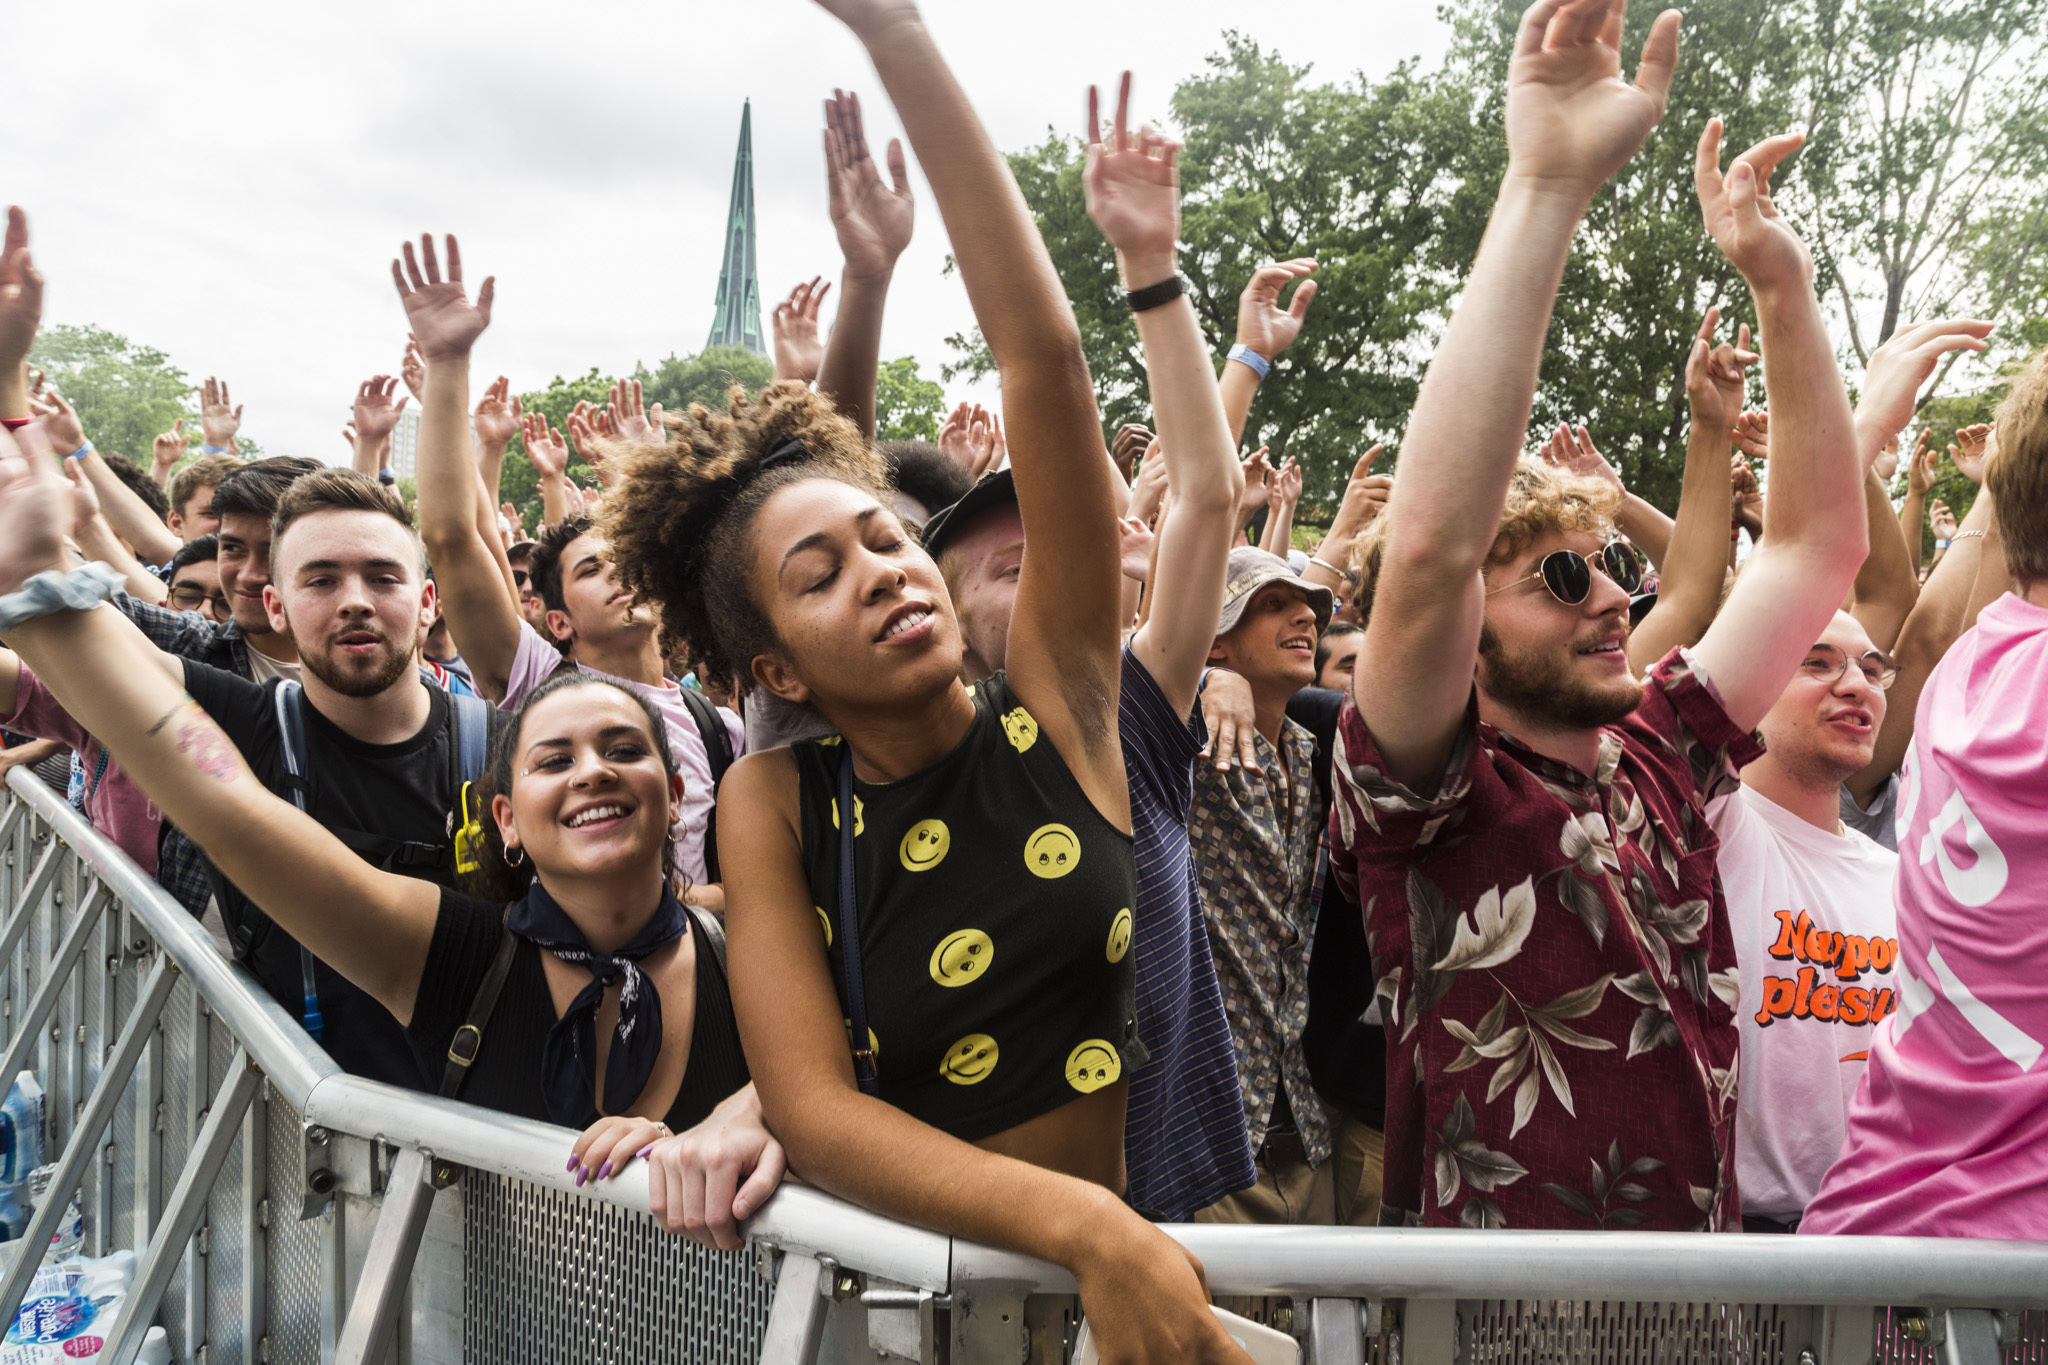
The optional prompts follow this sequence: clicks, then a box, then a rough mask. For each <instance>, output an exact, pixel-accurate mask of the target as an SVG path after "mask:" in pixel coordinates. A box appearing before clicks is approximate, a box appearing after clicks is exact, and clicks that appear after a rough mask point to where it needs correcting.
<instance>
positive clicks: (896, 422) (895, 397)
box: [875, 356, 946, 441]
mask: <svg viewBox="0 0 2048 1365" xmlns="http://www.w3.org/2000/svg"><path fill="white" fill-rule="evenodd" d="M945 413H946V391H945V389H943V388H941V387H940V386H939V384H938V383H937V382H936V381H935V380H930V379H925V378H923V377H921V376H920V375H919V374H918V372H917V358H916V357H915V356H904V357H903V358H902V359H900V360H889V361H884V362H883V364H882V366H881V368H880V369H879V370H878V371H877V372H876V374H875V439H876V440H877V441H936V440H938V439H939V423H940V421H941V420H943V419H944V417H945Z"/></svg>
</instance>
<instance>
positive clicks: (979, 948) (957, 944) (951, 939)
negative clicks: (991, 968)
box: [932, 929, 996, 987]
mask: <svg viewBox="0 0 2048 1365" xmlns="http://www.w3.org/2000/svg"><path fill="white" fill-rule="evenodd" d="M995 956H996V945H995V942H994V941H993V940H992V939H990V938H989V936H988V935H987V934H984V933H983V932H981V930H979V929H961V930H958V931H956V932H954V933H950V934H948V935H946V936H945V937H944V938H942V939H940V940H939V946H938V947H936V948H934V949H932V980H934V981H936V982H938V983H939V984H940V985H941V986H947V987H952V986H964V985H966V984H967V983H968V982H970V981H979V980H981V978H982V977H984V976H986V975H988V964H989V963H991V962H993V961H994V960H995Z"/></svg>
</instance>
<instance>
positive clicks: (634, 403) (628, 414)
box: [606, 379, 664, 445]
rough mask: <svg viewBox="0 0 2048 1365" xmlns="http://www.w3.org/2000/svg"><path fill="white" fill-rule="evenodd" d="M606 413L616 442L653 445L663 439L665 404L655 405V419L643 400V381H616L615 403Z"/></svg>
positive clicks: (612, 403) (613, 399) (613, 388)
mask: <svg viewBox="0 0 2048 1365" xmlns="http://www.w3.org/2000/svg"><path fill="white" fill-rule="evenodd" d="M606 411H607V413H608V415H609V417H610V423H611V432H612V435H613V438H614V439H616V440H620V441H632V442H635V443H636V444H640V445H653V444H656V443H657V442H659V441H661V440H662V439H663V436H664V433H663V432H662V430H661V425H660V423H661V404H659V403H656V404H655V405H654V415H653V417H651V418H650V417H649V416H648V411H647V405H646V404H645V403H643V402H641V400H640V381H639V380H637V379H630V380H629V379H617V380H614V381H612V394H611V402H610V404H609V405H608V407H607V409H606Z"/></svg>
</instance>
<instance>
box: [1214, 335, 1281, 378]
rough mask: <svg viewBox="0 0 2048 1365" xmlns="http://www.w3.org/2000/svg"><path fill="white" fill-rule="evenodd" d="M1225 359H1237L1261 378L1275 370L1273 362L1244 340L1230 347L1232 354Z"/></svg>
mask: <svg viewBox="0 0 2048 1365" xmlns="http://www.w3.org/2000/svg"><path fill="white" fill-rule="evenodd" d="M1225 359H1228V360H1235V361H1236V362H1237V363H1238V364H1240V365H1242V366H1244V367H1245V368H1246V369H1248V370H1250V371H1251V372H1252V373H1253V374H1255V375H1257V376H1258V377H1259V378H1261V379H1264V378H1265V377H1266V376H1267V375H1269V374H1271V373H1272V372H1273V362H1272V361H1270V360H1268V359H1266V357H1264V356H1262V355H1260V354H1259V353H1258V352H1257V351H1254V350H1253V349H1252V348H1251V347H1249V346H1247V345H1245V344H1244V343H1243V342H1242V341H1240V342H1238V343H1237V345H1235V346H1233V347H1231V348H1230V354H1229V355H1228V356H1227V357H1225Z"/></svg>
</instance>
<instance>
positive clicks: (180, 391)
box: [29, 324, 199, 469]
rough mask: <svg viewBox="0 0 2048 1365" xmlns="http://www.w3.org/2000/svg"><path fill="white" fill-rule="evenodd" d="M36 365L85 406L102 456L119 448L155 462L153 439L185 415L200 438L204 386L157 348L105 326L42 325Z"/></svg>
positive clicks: (81, 411)
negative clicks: (199, 397) (199, 396)
mask: <svg viewBox="0 0 2048 1365" xmlns="http://www.w3.org/2000/svg"><path fill="white" fill-rule="evenodd" d="M29 363H30V364H32V365H36V366H38V367H40V368H41V369H43V370H44V371H45V372H47V373H48V375H49V379H50V383H51V384H52V385H54V386H55V387H56V389H57V391H58V392H59V393H61V394H63V395H64V397H65V399H66V401H68V402H69V403H70V404H71V405H72V406H73V407H74V408H76V409H78V420H79V422H80V423H81V424H82V425H83V426H84V427H85V430H86V434H87V435H88V436H90V437H91V438H92V442H93V444H94V445H96V446H98V447H99V448H100V451H101V453H102V454H108V453H113V452H118V453H120V454H122V455H126V456H127V457H128V458H130V459H131V460H134V461H136V462H137V463H138V464H140V465H142V466H143V467H144V468H145V469H146V468H148V467H149V460H150V443H151V442H152V441H153V440H154V439H155V438H156V434H157V433H158V432H160V431H168V430H170V428H171V427H172V426H173V425H174V424H175V423H176V422H177V421H178V419H179V418H181V417H182V418H184V419H185V427H186V431H187V433H188V435H189V436H190V438H191V441H192V443H193V444H194V445H196V444H197V443H198V441H199V421H198V419H199V408H198V404H197V401H196V397H195V395H196V394H197V392H198V390H197V389H196V388H195V387H194V386H193V384H192V383H191V381H190V380H188V379H186V377H185V372H184V371H183V370H181V369H179V368H178V367H177V366H175V365H173V364H171V359H170V357H169V356H168V355H166V354H165V353H164V352H162V351H159V350H157V349H156V348H155V347H154V346H144V345H141V344H140V343H137V342H132V341H130V340H129V339H128V338H127V337H124V336H122V335H120V334H119V333H117V332H110V331H108V330H107V329H106V328H104V327H93V326H90V325H88V326H83V327H74V326H66V325H63V324H58V325H55V326H49V327H45V328H43V329H42V331H41V332H40V333H39V334H38V335H37V337H36V343H35V348H34V349H33V350H31V351H30V352H29Z"/></svg>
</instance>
